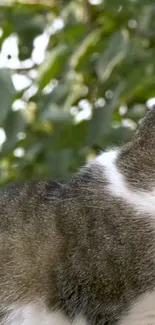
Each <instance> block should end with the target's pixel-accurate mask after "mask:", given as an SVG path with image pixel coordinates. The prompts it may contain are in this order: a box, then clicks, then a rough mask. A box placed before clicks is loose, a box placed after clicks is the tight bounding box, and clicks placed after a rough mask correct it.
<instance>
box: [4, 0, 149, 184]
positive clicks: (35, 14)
mask: <svg viewBox="0 0 155 325" xmlns="http://www.w3.org/2000/svg"><path fill="white" fill-rule="evenodd" d="M0 101H1V102H0V183H1V184H4V183H6V182H10V181H14V180H17V179H18V180H25V179H30V178H35V179H37V178H46V177H50V178H52V179H53V178H68V177H70V175H71V174H72V173H73V172H75V171H77V169H78V168H79V166H81V165H83V164H84V163H85V162H86V161H90V160H91V159H92V158H93V157H94V156H95V155H96V154H97V153H98V152H100V150H102V149H103V150H104V149H105V148H106V147H107V146H113V145H120V144H122V143H124V142H126V141H128V140H129V139H130V137H131V135H132V132H133V131H134V129H135V128H136V126H137V122H138V120H139V119H140V118H141V117H142V116H143V115H144V114H145V112H146V110H147V108H151V106H152V105H153V104H155V1H154V0H152V1H151V0H72V1H68V0H64V1H54V0H48V1H43V0H42V1H34V0H33V1H30V0H29V1H22V2H15V1H9V0H8V1H2V0H1V1H0Z"/></svg>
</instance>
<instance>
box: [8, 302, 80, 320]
mask: <svg viewBox="0 0 155 325" xmlns="http://www.w3.org/2000/svg"><path fill="white" fill-rule="evenodd" d="M9 310H10V311H9V316H6V318H5V319H4V320H3V323H2V324H4V325H86V321H85V320H84V319H83V318H82V317H81V316H79V317H77V318H76V319H75V320H74V321H73V323H72V324H71V322H70V321H69V320H68V319H67V318H66V317H65V316H64V315H63V314H62V313H61V312H51V313H50V312H49V311H47V310H46V309H45V308H43V306H40V305H39V304H38V305H37V304H30V305H26V306H21V307H19V308H18V307H14V308H10V309H9Z"/></svg>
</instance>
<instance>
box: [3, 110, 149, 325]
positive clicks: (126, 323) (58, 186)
mask: <svg viewBox="0 0 155 325" xmlns="http://www.w3.org/2000/svg"><path fill="white" fill-rule="evenodd" d="M0 312H1V313H0V324H1V325H70V324H73V325H155V109H153V110H152V111H150V112H149V114H148V115H147V116H146V118H145V119H144V120H143V121H142V123H141V125H140V127H139V129H138V131H137V132H136V133H135V135H134V137H133V139H132V141H131V142H130V143H128V144H127V145H124V146H122V147H120V148H116V149H113V150H110V151H107V152H105V153H102V154H101V155H99V156H98V157H97V158H96V159H95V160H94V161H93V162H92V163H90V164H88V165H86V166H85V167H84V168H83V169H82V170H81V171H80V172H79V173H77V174H76V175H75V176H74V177H73V178H72V179H71V180H69V181H68V182H52V181H38V182H37V181H36V182H28V183H23V184H22V183H17V184H13V185H8V186H6V187H5V188H4V189H3V190H2V191H1V192H0Z"/></svg>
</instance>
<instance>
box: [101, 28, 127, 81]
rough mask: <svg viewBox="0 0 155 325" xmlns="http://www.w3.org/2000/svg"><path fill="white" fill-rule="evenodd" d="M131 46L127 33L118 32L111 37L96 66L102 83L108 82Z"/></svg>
mask: <svg viewBox="0 0 155 325" xmlns="http://www.w3.org/2000/svg"><path fill="white" fill-rule="evenodd" d="M128 46H129V41H128V35H127V33H125V32H121V31H120V32H116V33H115V34H114V35H112V36H111V38H110V40H109V41H108V44H107V46H106V48H105V50H104V52H103V53H102V54H101V56H100V58H99V60H98V63H97V65H96V71H97V74H98V77H99V79H100V80H101V81H106V80H107V79H108V78H109V77H110V75H111V73H112V71H113V69H114V68H115V67H116V65H118V64H119V63H120V62H121V61H122V60H123V58H124V57H125V55H126V53H127V50H128Z"/></svg>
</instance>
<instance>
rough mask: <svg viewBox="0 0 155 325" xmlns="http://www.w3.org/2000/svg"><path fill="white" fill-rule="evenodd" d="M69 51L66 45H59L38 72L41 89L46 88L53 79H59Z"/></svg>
mask: <svg viewBox="0 0 155 325" xmlns="http://www.w3.org/2000/svg"><path fill="white" fill-rule="evenodd" d="M67 54H68V49H67V46H66V45H58V46H57V47H56V48H55V49H53V50H52V51H51V52H50V53H49V54H48V56H47V57H46V59H45V61H44V62H43V64H42V65H41V66H40V68H39V70H38V79H37V80H38V84H39V88H40V89H42V88H44V87H45V86H46V85H47V84H48V83H49V82H50V81H51V80H52V79H53V78H59V75H60V73H62V70H63V67H64V64H65V62H66V59H67Z"/></svg>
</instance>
